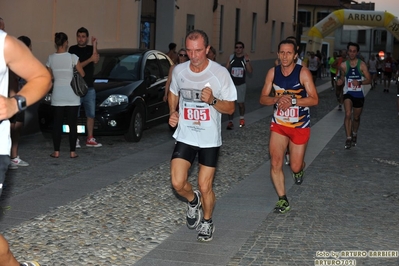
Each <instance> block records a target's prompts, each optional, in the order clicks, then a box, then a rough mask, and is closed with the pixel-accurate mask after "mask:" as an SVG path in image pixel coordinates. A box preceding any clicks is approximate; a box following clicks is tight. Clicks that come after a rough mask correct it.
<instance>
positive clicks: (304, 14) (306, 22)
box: [298, 11, 311, 27]
mask: <svg viewBox="0 0 399 266" xmlns="http://www.w3.org/2000/svg"><path fill="white" fill-rule="evenodd" d="M310 17H311V16H310V12H309V11H299V12H298V23H301V24H302V25H303V26H304V27H310V26H311V23H310Z"/></svg>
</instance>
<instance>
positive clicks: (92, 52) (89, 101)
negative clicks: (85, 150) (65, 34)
mask: <svg viewBox="0 0 399 266" xmlns="http://www.w3.org/2000/svg"><path fill="white" fill-rule="evenodd" d="M76 41H77V43H78V44H76V45H72V46H71V47H69V53H71V54H76V55H77V56H78V57H79V61H80V63H81V65H82V67H83V70H84V72H85V77H84V80H85V81H86V83H87V86H88V87H89V90H88V92H87V94H86V95H85V96H83V97H81V103H83V106H84V108H85V113H86V129H87V139H86V146H87V147H95V148H97V147H101V146H102V144H101V143H99V142H97V140H96V139H95V138H94V118H95V116H96V113H95V112H96V91H95V90H94V85H93V84H94V79H93V75H94V64H96V63H98V60H99V58H100V57H99V54H98V52H97V38H96V37H94V36H92V37H91V43H92V45H89V44H88V43H89V31H88V30H87V29H86V28H84V27H81V28H79V29H78V30H77V32H76ZM76 148H80V143H79V139H78V140H77V141H76Z"/></svg>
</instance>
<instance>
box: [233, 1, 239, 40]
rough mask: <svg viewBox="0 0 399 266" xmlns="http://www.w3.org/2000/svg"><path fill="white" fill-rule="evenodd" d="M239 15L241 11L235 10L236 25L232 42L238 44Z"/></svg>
mask: <svg viewBox="0 0 399 266" xmlns="http://www.w3.org/2000/svg"><path fill="white" fill-rule="evenodd" d="M240 13H241V10H240V9H239V8H237V9H236V25H235V29H234V30H235V31H234V32H235V39H234V42H238V41H239V40H240Z"/></svg>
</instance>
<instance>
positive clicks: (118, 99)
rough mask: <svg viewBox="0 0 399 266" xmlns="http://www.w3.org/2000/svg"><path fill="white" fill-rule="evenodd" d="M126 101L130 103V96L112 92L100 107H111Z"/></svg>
mask: <svg viewBox="0 0 399 266" xmlns="http://www.w3.org/2000/svg"><path fill="white" fill-rule="evenodd" d="M124 103H129V98H128V97H127V96H126V95H122V94H112V95H110V96H108V98H107V99H105V100H104V101H103V102H102V103H101V104H100V107H110V106H116V105H121V104H124Z"/></svg>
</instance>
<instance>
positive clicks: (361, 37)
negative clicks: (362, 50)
mask: <svg viewBox="0 0 399 266" xmlns="http://www.w3.org/2000/svg"><path fill="white" fill-rule="evenodd" d="M357 43H358V44H365V43H366V30H358V31H357Z"/></svg>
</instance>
